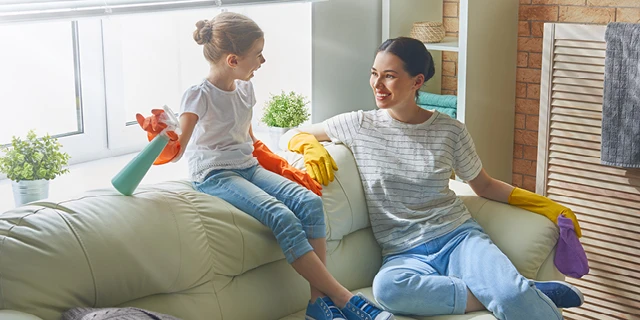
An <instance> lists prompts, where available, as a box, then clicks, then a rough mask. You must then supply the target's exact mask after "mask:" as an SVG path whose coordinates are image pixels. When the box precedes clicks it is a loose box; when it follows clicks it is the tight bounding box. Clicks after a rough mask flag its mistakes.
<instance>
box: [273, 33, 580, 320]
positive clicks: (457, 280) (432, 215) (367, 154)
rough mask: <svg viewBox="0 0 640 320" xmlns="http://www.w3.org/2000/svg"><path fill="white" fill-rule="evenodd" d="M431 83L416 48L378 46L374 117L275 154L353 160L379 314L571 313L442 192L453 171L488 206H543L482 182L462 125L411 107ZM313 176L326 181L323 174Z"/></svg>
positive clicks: (331, 128)
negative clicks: (337, 145) (334, 153)
mask: <svg viewBox="0 0 640 320" xmlns="http://www.w3.org/2000/svg"><path fill="white" fill-rule="evenodd" d="M433 74H434V66H433V60H432V57H431V54H430V53H429V52H428V51H427V50H426V48H425V46H424V44H423V43H421V42H420V41H418V40H415V39H411V38H397V39H390V40H387V41H386V42H384V43H383V44H382V45H381V46H380V47H379V48H378V52H377V54H376V57H375V60H374V62H373V67H372V68H371V78H370V85H371V88H372V89H373V93H374V96H375V101H376V106H377V107H378V110H372V111H358V112H351V113H345V114H341V115H338V116H335V117H333V118H331V119H328V120H326V121H325V122H324V123H323V124H316V125H312V126H310V127H308V128H303V129H301V130H300V131H296V130H292V131H289V132H288V133H287V134H285V135H284V136H283V137H282V140H281V144H282V145H283V147H288V148H289V150H292V151H296V152H299V153H304V158H305V162H306V161H308V160H310V159H308V158H309V157H308V156H307V152H306V149H307V148H308V146H315V149H317V148H319V147H318V146H320V147H321V145H319V144H318V143H317V140H320V141H326V140H331V141H334V142H342V143H344V144H345V145H346V146H347V147H349V148H350V149H351V151H352V152H353V154H354V157H355V159H356V162H357V165H358V169H359V170H360V177H361V179H362V184H363V187H364V190H365V196H366V198H367V205H368V208H369V214H370V218H371V219H370V220H371V225H372V229H373V232H374V235H375V237H376V239H377V241H378V243H379V244H380V246H381V247H382V253H383V255H384V261H383V265H382V267H381V269H380V271H379V272H378V274H377V275H376V277H375V279H374V282H373V293H374V296H375V298H376V301H377V302H378V303H379V304H380V305H381V306H382V307H383V308H384V309H385V310H389V311H391V312H394V313H396V314H410V315H419V316H430V315H439V314H462V313H466V312H471V311H476V310H481V309H484V308H486V309H488V310H489V311H491V312H492V313H493V314H494V315H495V316H496V317H497V318H498V319H515V320H520V319H540V320H551V319H562V315H561V314H560V313H559V312H558V310H557V309H556V307H559V308H566V307H577V306H579V305H580V304H582V302H583V297H582V294H581V293H580V291H578V289H577V288H575V287H573V286H571V285H569V284H568V283H564V282H534V281H531V280H528V279H525V278H524V277H523V276H522V275H520V274H519V273H518V271H517V270H516V268H515V267H514V266H513V264H512V263H511V262H510V261H509V259H508V258H507V257H506V256H505V255H504V254H503V253H502V252H501V251H500V250H499V249H498V247H496V246H495V245H494V244H493V243H492V242H491V240H490V239H489V237H488V236H487V235H486V234H485V233H484V231H483V230H482V228H481V227H480V225H478V223H477V222H476V221H475V220H474V219H472V218H471V215H470V214H469V211H468V210H467V208H466V207H465V206H464V204H463V203H462V201H461V200H460V199H459V198H458V197H457V196H456V195H455V194H454V193H453V191H451V190H450V189H449V187H448V186H449V177H450V176H451V173H452V171H453V170H455V173H456V175H457V176H459V177H460V178H462V179H463V180H465V181H468V183H469V185H470V186H471V187H472V189H473V190H474V191H475V192H476V194H478V195H479V196H482V197H485V198H488V199H492V200H496V201H501V202H509V203H512V201H515V198H516V197H517V198H518V199H517V200H523V199H524V198H526V199H527V200H528V201H523V202H524V203H527V204H532V203H540V204H542V207H546V208H549V207H550V206H549V205H548V203H549V202H550V201H549V200H548V199H546V198H544V197H541V196H537V195H535V194H531V193H526V192H525V191H523V190H522V189H518V188H515V190H514V187H512V186H510V185H508V184H506V183H504V182H501V181H498V180H495V179H493V178H491V177H490V176H489V175H488V174H487V173H486V172H485V171H484V169H483V168H482V163H481V161H480V159H479V158H478V155H477V154H476V151H475V147H474V144H473V141H472V140H471V137H470V135H469V133H468V132H467V130H466V128H465V126H464V124H462V123H460V122H459V121H457V120H454V119H451V118H450V117H449V116H447V115H444V114H441V113H439V112H437V111H433V112H432V111H428V110H425V109H422V108H420V107H419V106H418V105H417V104H416V96H417V93H418V90H419V89H420V87H422V85H423V84H424V83H425V81H427V80H429V79H430V78H431V77H433ZM316 152H317V151H316ZM325 159H327V157H325ZM319 167H321V168H324V170H325V171H326V172H321V175H322V176H326V177H330V176H332V172H330V171H331V170H330V169H331V168H330V166H328V165H322V163H321V164H320V165H319ZM556 205H557V204H556ZM567 210H568V209H567ZM532 211H533V210H532ZM569 211H570V210H569ZM567 212H568V211H567ZM573 217H574V218H575V216H573ZM576 230H579V229H578V228H577V229H576Z"/></svg>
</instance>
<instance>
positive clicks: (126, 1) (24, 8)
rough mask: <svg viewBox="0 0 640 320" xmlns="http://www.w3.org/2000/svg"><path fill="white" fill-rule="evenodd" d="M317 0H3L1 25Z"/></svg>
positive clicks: (0, 0)
mask: <svg viewBox="0 0 640 320" xmlns="http://www.w3.org/2000/svg"><path fill="white" fill-rule="evenodd" d="M313 1H316V0H57V1H56V0H0V24H5V23H14V22H28V21H44V20H74V19H81V18H86V17H99V16H109V15H117V14H129V13H144V12H157V11H168V10H182V9H196V8H207V7H210V8H219V7H227V6H237V5H251V4H268V3H283V2H313Z"/></svg>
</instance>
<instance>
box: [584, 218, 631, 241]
mask: <svg viewBox="0 0 640 320" xmlns="http://www.w3.org/2000/svg"><path fill="white" fill-rule="evenodd" d="M585 217H587V219H584V218H585ZM589 218H590V216H587V215H582V216H580V221H579V222H580V228H581V230H582V232H583V233H592V234H595V233H598V234H600V233H606V234H613V235H616V236H618V237H622V238H626V239H631V240H633V239H635V238H636V237H637V236H638V232H640V226H634V225H630V227H629V228H624V229H623V228H611V227H608V226H603V225H601V224H598V223H599V222H600V221H597V223H592V221H591V220H590V219H589ZM602 220H604V219H602Z"/></svg>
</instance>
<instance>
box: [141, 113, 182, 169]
mask: <svg viewBox="0 0 640 320" xmlns="http://www.w3.org/2000/svg"><path fill="white" fill-rule="evenodd" d="M163 113H164V110H162V109H153V110H151V116H148V117H146V118H145V117H144V116H143V115H141V114H139V113H138V114H136V120H137V121H138V124H140V127H142V129H143V130H144V131H146V132H147V139H148V140H149V141H151V140H153V138H155V137H156V136H157V135H158V134H160V132H162V130H164V129H166V128H167V125H166V124H165V123H163V122H162V121H161V116H162V114H163ZM166 133H167V136H168V137H169V143H167V145H166V146H165V147H164V149H163V150H162V152H161V153H160V155H159V156H158V157H157V158H156V160H155V161H154V162H153V164H155V165H159V164H165V163H168V162H169V161H171V160H172V159H173V158H175V157H176V156H177V155H178V154H179V153H180V142H178V135H177V134H176V133H175V132H173V131H167V132H166Z"/></svg>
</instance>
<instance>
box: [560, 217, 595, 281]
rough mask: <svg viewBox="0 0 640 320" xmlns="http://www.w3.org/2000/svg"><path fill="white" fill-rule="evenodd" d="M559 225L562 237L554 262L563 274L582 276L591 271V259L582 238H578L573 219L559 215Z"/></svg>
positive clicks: (574, 276)
mask: <svg viewBox="0 0 640 320" xmlns="http://www.w3.org/2000/svg"><path fill="white" fill-rule="evenodd" d="M558 227H560V238H559V239H558V247H557V248H556V255H555V257H554V259H553V262H554V264H555V265H556V268H558V271H560V272H562V274H564V275H567V276H569V277H573V278H581V277H582V276H584V275H586V274H588V273H589V261H588V260H587V254H586V253H585V252H584V248H583V247H582V244H581V243H580V240H578V236H577V235H576V231H575V229H574V226H573V221H571V219H569V218H565V217H564V216H559V217H558Z"/></svg>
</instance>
